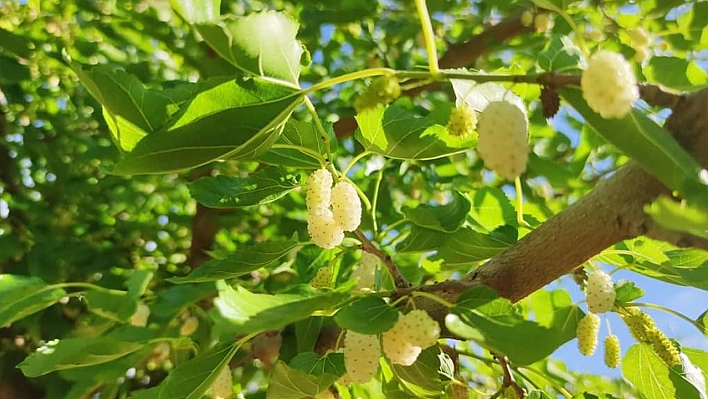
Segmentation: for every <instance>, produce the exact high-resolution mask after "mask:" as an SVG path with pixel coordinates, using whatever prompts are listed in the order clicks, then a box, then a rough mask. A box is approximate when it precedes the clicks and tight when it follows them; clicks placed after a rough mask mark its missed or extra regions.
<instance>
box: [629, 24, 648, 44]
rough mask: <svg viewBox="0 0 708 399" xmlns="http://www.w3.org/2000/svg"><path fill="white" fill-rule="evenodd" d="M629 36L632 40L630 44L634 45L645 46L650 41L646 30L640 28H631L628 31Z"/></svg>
mask: <svg viewBox="0 0 708 399" xmlns="http://www.w3.org/2000/svg"><path fill="white" fill-rule="evenodd" d="M629 38H630V40H631V41H632V45H633V46H635V47H645V46H648V45H649V44H650V43H651V38H650V37H649V34H647V31H645V30H644V29H642V28H637V29H632V30H631V31H629Z"/></svg>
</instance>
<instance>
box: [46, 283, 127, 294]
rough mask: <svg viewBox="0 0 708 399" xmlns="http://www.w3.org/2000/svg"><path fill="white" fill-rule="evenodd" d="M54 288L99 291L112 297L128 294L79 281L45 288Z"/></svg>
mask: <svg viewBox="0 0 708 399" xmlns="http://www.w3.org/2000/svg"><path fill="white" fill-rule="evenodd" d="M55 288H88V289H91V290H94V291H101V292H105V293H107V294H113V295H127V294H128V293H127V292H126V291H120V290H113V289H110V288H106V287H101V286H100V285H95V284H91V283H83V282H79V281H75V282H69V283H61V284H53V285H50V286H47V289H55Z"/></svg>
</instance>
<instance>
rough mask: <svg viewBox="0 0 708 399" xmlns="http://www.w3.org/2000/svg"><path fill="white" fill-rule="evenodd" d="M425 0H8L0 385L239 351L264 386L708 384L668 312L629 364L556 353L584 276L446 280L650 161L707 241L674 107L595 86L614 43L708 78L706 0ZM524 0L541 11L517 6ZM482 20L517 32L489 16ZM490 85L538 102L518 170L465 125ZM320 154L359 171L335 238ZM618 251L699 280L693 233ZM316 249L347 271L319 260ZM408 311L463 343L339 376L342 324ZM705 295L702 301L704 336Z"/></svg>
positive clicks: (665, 223) (119, 376)
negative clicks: (524, 285) (615, 111)
mask: <svg viewBox="0 0 708 399" xmlns="http://www.w3.org/2000/svg"><path fill="white" fill-rule="evenodd" d="M593 3H594V2H593ZM425 4H426V2H425V1H423V0H416V1H415V2H410V1H387V2H377V1H373V0H365V1H353V0H340V1H337V2H334V1H328V0H316V1H313V0H307V1H305V0H288V1H285V0H273V1H266V0H264V1H256V0H243V1H234V2H223V3H222V2H220V1H219V0H195V1H186V0H170V1H167V0H158V1H145V0H129V1H123V2H101V1H91V0H67V1H62V2H52V1H47V0H29V1H22V2H8V1H2V2H0V16H2V18H0V111H1V113H0V399H4V398H5V396H3V395H10V396H9V397H28V398H30V397H32V398H34V397H36V398H48V399H54V398H57V399H58V398H69V399H82V398H89V397H94V396H95V395H100V397H101V398H134V399H163V398H164V399H167V398H190V399H197V398H202V397H203V396H205V395H207V396H212V395H213V394H214V391H213V390H210V387H211V386H212V384H214V382H215V381H216V380H217V377H218V376H219V375H220V374H221V373H222V372H223V371H224V370H227V372H229V373H231V374H232V376H233V379H234V383H233V386H232V391H233V392H232V393H233V394H234V395H235V394H238V395H241V396H239V397H245V398H262V397H265V398H270V399H299V398H305V397H329V396H328V395H338V396H337V397H342V398H377V397H384V396H385V397H390V398H409V397H430V398H439V397H457V396H453V395H454V394H453V392H458V393H459V392H460V389H461V388H463V391H464V392H466V393H467V394H468V395H469V397H490V396H495V395H496V396H498V395H501V394H502V393H509V392H516V391H517V390H518V391H520V392H524V394H528V395H527V396H526V397H529V398H546V397H558V395H564V396H567V397H578V398H595V397H597V398H602V397H605V398H612V397H623V398H624V397H627V398H630V397H636V398H639V397H646V398H669V397H680V398H701V397H705V396H706V383H705V379H706V378H708V353H706V352H704V351H702V350H699V349H692V348H688V347H685V346H682V345H681V343H680V342H678V341H674V340H672V339H668V338H667V337H666V336H665V335H663V333H661V332H660V331H659V332H657V334H656V336H661V337H663V339H662V342H660V344H661V345H663V349H664V350H666V351H669V352H671V353H672V354H674V353H675V354H680V355H679V356H680V358H679V359H680V362H678V364H671V365H670V364H667V362H666V361H665V358H662V356H661V354H660V353H657V352H658V349H657V348H658V347H660V346H661V345H659V344H657V343H656V342H650V340H649V339H644V338H646V337H641V336H640V337H638V340H639V342H638V343H634V344H633V345H632V344H631V343H623V347H626V348H629V349H628V350H627V352H626V353H625V355H624V358H623V359H622V366H621V368H622V371H623V377H624V378H625V380H620V379H610V378H605V377H602V376H596V375H587V374H581V373H577V372H575V371H573V370H572V367H570V368H569V367H567V366H566V365H565V364H562V363H561V362H558V361H557V360H554V359H553V358H552V355H553V353H554V352H555V351H556V350H557V349H558V348H559V347H561V346H562V345H564V344H565V343H567V342H568V341H571V340H573V339H575V338H576V329H577V325H578V322H579V320H580V319H581V318H582V317H583V316H584V313H583V310H582V309H581V308H582V307H584V306H585V305H582V304H578V303H574V301H573V300H572V299H571V295H570V292H569V290H570V289H571V288H572V287H568V286H562V287H554V288H553V289H550V288H544V289H540V290H538V291H536V292H534V293H532V294H531V295H529V296H528V297H527V298H525V299H523V300H521V301H519V302H517V303H514V302H512V301H510V300H509V299H506V298H504V297H501V296H500V295H499V294H498V293H497V292H495V291H494V290H492V289H490V288H488V287H483V286H475V287H472V288H470V287H465V290H463V291H464V292H458V294H460V295H459V296H454V295H453V296H452V297H450V296H446V295H443V294H448V292H447V291H445V292H444V293H443V294H441V293H440V292H436V291H435V290H434V289H432V288H431V287H435V286H434V285H433V282H436V281H446V280H452V281H453V282H454V281H455V280H459V279H460V277H461V276H464V275H466V274H468V273H470V272H472V271H475V270H476V269H477V268H479V267H480V266H481V265H483V264H484V263H485V262H487V261H488V260H489V259H492V258H494V257H495V256H497V255H498V254H500V253H502V252H503V251H504V250H506V249H507V248H509V247H510V246H513V245H515V243H517V242H518V241H519V240H521V239H523V237H525V236H526V235H528V234H532V232H533V231H534V230H535V229H536V228H537V227H538V226H541V225H542V224H543V223H545V222H547V220H548V219H549V218H551V217H552V216H553V215H555V214H557V213H559V212H563V211H564V210H565V209H567V208H568V207H569V206H570V205H571V204H572V203H573V202H575V201H577V199H578V198H582V197H584V196H585V195H587V194H588V193H589V192H590V191H591V190H593V189H594V188H595V187H596V186H597V185H598V182H599V181H601V180H604V179H605V178H606V177H607V176H609V175H611V174H612V173H613V172H615V171H616V170H618V168H620V167H621V166H622V165H624V164H626V163H628V162H629V161H630V160H631V162H634V163H636V164H638V165H640V166H641V167H642V168H643V169H644V170H645V171H646V172H647V173H649V174H651V175H652V176H653V177H655V178H656V179H657V180H658V181H660V182H661V183H662V184H664V185H666V186H667V187H668V188H669V189H670V191H671V195H665V196H661V197H659V198H657V199H656V201H655V202H653V203H650V204H647V205H646V207H645V212H646V215H648V218H649V219H648V220H652V221H653V222H655V223H656V225H657V226H661V228H664V229H667V231H669V232H671V234H687V235H689V236H691V237H693V238H695V239H696V240H704V239H706V238H708V208H707V206H706V202H705V198H707V197H708V184H706V175H705V173H706V171H705V169H702V168H701V164H703V165H705V160H702V161H701V160H698V159H696V158H694V156H693V155H691V153H690V151H689V150H687V149H686V148H684V146H683V145H684V143H679V142H678V141H677V140H676V139H675V138H674V137H673V136H672V134H671V132H669V129H668V128H667V127H664V126H663V125H664V123H663V122H664V121H665V119H666V115H667V114H666V113H664V112H663V111H662V109H661V108H660V107H659V106H656V104H652V102H651V101H646V102H644V101H640V102H637V103H635V104H634V107H633V109H632V111H631V112H630V113H629V114H627V115H625V116H623V117H621V118H616V119H605V118H603V117H602V116H600V115H599V114H598V113H597V112H596V110H594V109H593V108H592V107H591V106H589V105H588V104H587V103H586V101H585V100H584V98H583V95H582V92H581V89H580V87H579V86H580V85H579V82H580V80H579V74H581V73H582V70H583V68H585V65H586V59H587V58H588V57H589V56H590V55H591V54H593V53H594V52H596V51H597V50H598V49H599V48H602V49H604V50H608V51H614V52H617V53H620V54H622V56H624V58H626V59H627V60H630V62H631V63H632V68H633V69H634V72H635V74H636V75H637V78H638V80H639V81H640V82H642V83H646V84H656V85H661V87H662V89H663V90H666V91H664V94H666V95H670V93H669V91H673V92H676V93H691V92H697V91H699V90H701V89H704V88H705V87H707V86H708V85H707V83H708V72H706V70H705V52H700V51H698V50H699V49H700V48H705V47H706V45H708V43H706V40H708V30H707V29H708V28H706V26H707V25H708V24H707V23H706V20H707V19H708V7H707V6H706V3H700V2H698V3H696V2H688V1H681V0H676V1H668V2H653V1H646V2H629V1H623V0H621V1H615V2H597V6H593V7H588V5H587V3H586V2H585V3H584V2H579V1H573V0H563V1H555V0H538V1H531V2H521V1H484V2H469V1H461V0H455V1H440V0H429V1H427V10H426V9H425V8H426V7H422V6H423V5H425ZM523 12H526V13H530V15H531V16H532V18H533V17H535V18H542V19H543V21H544V24H537V26H536V27H535V28H534V27H533V26H524V24H522V22H521V19H520V18H519V15H521V13H523ZM430 16H432V21H431V22H428V18H429V17H430ZM549 16H551V17H552V18H551V19H548V18H549ZM500 19H501V20H502V21H503V22H500ZM548 21H555V24H550V22H548ZM504 24H508V25H504ZM527 25H528V24H527ZM551 25H552V26H551ZM421 26H422V29H421ZM488 26H493V28H498V27H499V26H506V28H505V29H507V30H513V34H510V37H509V39H510V40H502V41H498V40H494V41H490V40H488V38H487V37H485V32H487V31H485V29H492V28H486V27H488ZM541 28H542V29H541ZM499 29H502V28H499ZM640 29H641V32H643V33H642V34H644V35H646V37H648V38H649V39H647V38H646V37H645V36H642V34H638V33H637V32H639V30H640ZM598 32H599V33H600V34H601V35H605V36H606V37H603V38H601V40H597V39H598V36H597V33H598ZM512 37H513V38H512ZM645 39H646V40H645ZM475 40H477V42H475ZM480 40H481V41H483V43H482V44H480V42H479V41H480ZM470 43H472V44H471V45H470ZM475 46H476V47H475ZM480 48H481V50H480ZM473 50H474V54H472V55H469V54H466V53H465V51H469V52H470V53H472V52H473ZM644 53H647V54H652V55H653V54H656V55H654V56H652V57H649V58H645V57H642V56H641V55H642V54H644ZM441 54H444V55H441ZM659 54H660V55H659ZM438 55H441V56H440V58H439V59H438ZM701 57H703V58H701ZM451 59H452V60H453V61H454V60H455V59H457V62H451V61H450V60H451ZM438 63H439V66H440V67H441V68H442V69H440V68H438ZM460 64H464V65H465V66H466V67H468V68H461V69H446V68H448V67H457V66H459V65H460ZM372 79H373V82H374V83H373V84H371V82H372ZM376 79H385V80H386V82H388V83H392V84H393V86H395V90H393V89H390V87H389V86H387V87H389V88H388V89H386V90H388V91H386V92H378V91H376V90H379V89H380V88H379V86H381V85H380V84H378V83H376V82H381V81H382V80H376ZM549 79H550V80H549ZM553 79H556V80H553ZM564 79H565V80H564ZM549 82H550V83H549ZM569 82H570V83H569ZM399 84H400V89H401V90H402V91H403V95H402V96H401V97H399V98H396V97H398V96H399V94H400V91H401V90H399ZM541 87H544V92H545V93H546V94H544V96H543V97H542V96H541V94H540V93H541ZM421 88H424V90H423V89H421ZM367 90H368V91H367ZM372 90H373V91H372ZM380 90H383V89H380ZM360 95H361V96H360ZM542 98H544V99H545V100H542ZM559 98H560V99H562V101H563V102H562V107H561V109H560V111H559V112H558V113H557V114H556V115H555V117H554V118H553V119H551V120H549V119H546V118H545V117H544V115H549V114H551V115H552V114H554V113H555V111H556V110H555V109H554V110H552V111H553V112H548V111H549V110H548V109H545V110H544V108H549V107H550V106H549V104H548V103H553V102H554V101H555V102H556V105H557V101H558V99H559ZM357 99H359V100H358V101H357ZM645 100H646V98H645ZM499 101H506V102H508V103H510V104H512V105H513V106H514V107H516V108H517V109H520V110H522V111H523V112H522V113H523V114H524V118H526V117H528V121H527V122H528V123H527V126H528V147H527V150H528V151H526V152H527V154H526V153H524V154H523V155H524V157H520V158H519V159H521V158H523V159H524V160H525V156H526V155H528V163H526V162H524V164H525V171H524V172H523V174H522V175H521V176H520V178H517V179H516V180H515V181H507V180H505V179H504V178H502V177H500V176H498V175H497V174H495V173H494V172H493V171H490V170H488V169H485V166H484V162H483V161H482V160H481V159H480V157H479V155H478V151H477V150H476V147H477V141H478V136H477V134H476V133H475V132H468V130H469V129H467V128H465V129H461V131H463V133H464V134H462V136H460V135H459V133H457V132H454V131H451V130H453V129H448V127H449V126H450V125H449V124H448V121H449V119H450V115H451V114H453V112H456V111H454V110H456V109H458V110H459V109H460V108H457V107H460V106H461V105H462V104H464V105H465V107H469V108H464V110H465V112H474V113H475V115H471V114H470V115H468V116H469V117H470V120H469V121H467V122H469V125H470V126H473V125H474V124H475V123H476V118H478V117H479V115H480V114H479V113H480V112H481V111H483V110H484V109H485V108H486V107H487V106H488V105H489V104H490V103H494V102H499ZM354 104H357V105H358V106H357V107H356V108H357V110H359V112H356V111H355V110H354ZM507 105H508V104H507ZM551 108H552V107H551ZM468 109H469V111H468ZM472 110H474V111H472ZM544 112H547V113H544ZM99 114H100V115H99ZM473 120H474V123H473V122H472V121H473ZM352 126H356V128H353V127H352ZM466 126H467V125H466ZM458 130H460V129H458ZM519 133H524V132H519ZM521 135H523V134H521ZM516 144H521V147H524V144H526V143H525V142H520V143H516ZM500 148H501V147H500ZM505 148H506V147H505ZM514 148H516V147H514ZM521 151H524V149H523V148H522V150H521ZM515 155H516V156H520V154H513V153H512V154H504V156H506V157H508V156H510V157H514V156H515ZM512 159H515V160H516V159H517V158H512ZM701 162H703V163H701ZM319 168H326V169H328V170H329V171H331V172H332V173H333V175H334V176H335V180H336V181H349V182H351V183H353V184H354V185H355V186H356V187H357V191H358V195H359V197H360V198H361V201H362V203H363V213H364V215H363V218H362V220H361V224H360V227H359V229H357V230H355V231H354V232H352V233H347V234H346V238H345V239H344V241H343V242H342V244H341V245H338V246H337V247H335V248H333V249H326V250H323V249H322V248H319V247H317V246H316V245H314V243H313V242H312V241H310V240H309V239H308V228H307V220H308V213H307V207H306V200H305V195H306V190H305V189H304V187H303V186H304V185H305V184H306V183H307V181H306V180H307V176H308V175H309V174H310V173H311V172H312V170H314V169H319ZM668 192H669V191H667V193H668ZM328 204H329V203H328ZM327 206H328V205H327ZM588 217H592V215H589V216H588ZM553 245H554V243H553V242H548V246H549V247H550V246H553ZM363 252H367V253H368V254H367V255H363ZM371 254H373V255H375V256H374V257H373V258H378V261H377V262H378V263H376V264H369V263H367V262H370V261H371V259H373V258H369V259H368V260H365V259H366V256H370V255H371ZM365 263H366V264H365ZM600 263H602V264H604V265H611V266H613V267H617V268H626V269H628V270H631V271H633V272H636V273H639V274H642V275H645V276H648V277H651V278H654V279H657V280H660V281H662V282H664V283H666V284H675V285H680V286H692V287H696V288H699V289H702V290H708V274H707V272H706V270H708V254H707V253H706V252H705V251H704V250H701V249H697V248H683V247H677V246H673V245H671V244H670V243H666V242H661V241H655V240H652V239H649V238H646V237H638V238H633V239H629V240H625V241H622V242H618V243H615V244H613V245H612V246H611V247H610V248H608V249H607V250H605V251H604V252H602V253H600V254H597V256H595V257H594V258H593V259H592V260H590V261H588V263H587V264H585V265H584V266H587V267H588V268H590V269H596V268H597V267H598V265H599V264H600ZM571 266H572V267H574V266H578V265H571ZM323 268H327V272H328V273H322V275H325V276H326V277H330V276H331V281H326V282H325V283H324V284H321V283H320V282H318V283H317V284H315V282H314V281H313V283H312V284H309V282H311V281H312V280H313V278H314V277H315V276H316V275H318V274H317V272H318V270H322V269H323ZM330 271H331V272H330ZM576 276H580V278H578V282H579V285H580V289H581V290H582V289H583V284H585V281H584V278H583V277H582V273H580V272H577V273H576ZM367 279H368V280H367ZM365 281H366V282H365ZM370 281H373V283H372V284H368V283H369V282H370ZM510 284H511V283H510ZM516 284H518V282H517V283H516ZM422 287H425V288H422ZM372 288H373V289H372ZM614 290H615V293H616V299H615V302H614V307H613V309H612V311H613V312H615V313H618V314H620V315H622V316H623V317H624V318H625V321H626V320H627V319H631V317H629V316H628V315H630V316H631V315H632V314H636V312H635V313H632V312H633V311H630V310H628V309H632V308H635V307H639V306H647V307H654V308H659V309H664V310H666V311H668V312H673V313H676V312H675V311H673V310H671V309H666V308H663V307H662V306H660V305H654V304H643V303H638V302H636V301H637V300H638V299H640V298H641V297H642V296H643V295H644V291H643V290H642V288H640V287H638V286H637V285H636V284H634V283H633V282H630V281H619V282H615V286H614ZM416 308H422V309H424V310H426V311H427V312H428V313H430V315H431V316H432V317H433V318H434V319H436V321H437V322H438V323H439V324H440V327H441V328H442V330H443V334H445V335H444V337H443V338H446V339H441V340H438V341H437V344H436V345H432V346H427V347H423V348H419V349H420V353H419V354H417V353H416V356H417V360H416V361H415V363H413V364H412V365H410V366H404V365H401V364H393V362H391V361H390V359H387V358H385V357H382V358H381V359H380V364H379V368H378V370H377V372H376V375H375V378H374V379H373V380H372V381H371V382H369V383H366V384H351V383H348V380H347V375H346V367H345V361H344V357H343V355H342V353H341V350H342V348H341V343H342V342H343V341H344V340H343V334H344V333H345V331H346V330H350V331H354V332H356V333H360V334H368V335H378V334H383V333H385V332H386V331H390V330H391V328H392V327H393V326H394V325H396V322H397V321H398V320H399V317H400V316H399V315H401V314H403V313H406V312H408V311H410V310H411V309H416ZM400 311H403V313H401V312H400ZM707 314H708V310H707V311H706V312H704V313H703V314H702V315H701V316H699V317H698V319H697V320H690V321H691V323H692V324H693V325H695V326H696V327H697V328H698V329H700V330H701V332H702V333H703V334H704V335H705V336H706V337H708V328H707V327H706V325H707V323H708V317H707V316H706V315H707ZM647 317H648V316H647ZM679 317H683V318H686V316H683V315H681V314H679ZM635 321H636V320H635ZM650 322H651V323H653V321H651V319H650V318H649V321H647V320H639V321H638V323H639V324H641V325H639V326H637V325H635V326H634V327H635V330H636V328H639V329H641V328H644V329H646V330H650V329H651V328H656V326H653V327H651V328H650V326H649V323H650ZM642 323H644V324H642ZM629 324H630V323H628V325H629ZM616 327H617V326H615V327H613V328H616ZM434 338H436V337H433V339H434ZM667 345H669V347H668V348H667ZM3 386H8V387H9V388H7V392H8V393H7V394H6V393H3V392H5V391H3V390H2V387H3ZM13 395H14V396H13Z"/></svg>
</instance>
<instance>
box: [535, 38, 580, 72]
mask: <svg viewBox="0 0 708 399" xmlns="http://www.w3.org/2000/svg"><path fill="white" fill-rule="evenodd" d="M584 58H585V57H583V52H582V50H580V48H579V47H578V46H576V45H575V43H573V41H572V40H571V39H570V38H569V37H568V36H553V38H552V39H551V41H550V42H549V43H548V45H547V46H546V48H545V49H544V50H543V51H542V52H540V53H539V54H538V58H537V60H536V63H537V65H538V67H539V68H540V69H541V70H542V71H544V72H577V71H579V70H580V68H581V65H582V63H583V62H584Z"/></svg>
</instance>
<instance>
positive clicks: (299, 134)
mask: <svg viewBox="0 0 708 399" xmlns="http://www.w3.org/2000/svg"><path fill="white" fill-rule="evenodd" d="M323 126H324V128H325V130H326V131H327V134H328V136H329V147H330V148H329V149H330V152H334V151H335V150H336V148H337V137H336V136H335V133H334V128H333V127H332V124H331V123H323ZM315 154H319V156H315ZM325 158H327V145H326V143H325V141H324V140H322V136H320V133H319V132H318V131H317V128H316V127H315V124H314V123H313V122H303V121H297V120H294V119H290V120H288V122H287V123H286V124H285V128H284V129H283V133H282V134H281V135H280V138H279V139H278V141H277V142H276V143H275V144H273V147H271V149H270V150H268V152H266V153H265V154H263V155H261V157H260V158H259V159H260V160H261V161H263V162H265V163H269V164H272V165H279V166H287V167H293V168H302V169H318V168H321V167H322V164H321V162H320V160H324V159H325Z"/></svg>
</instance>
